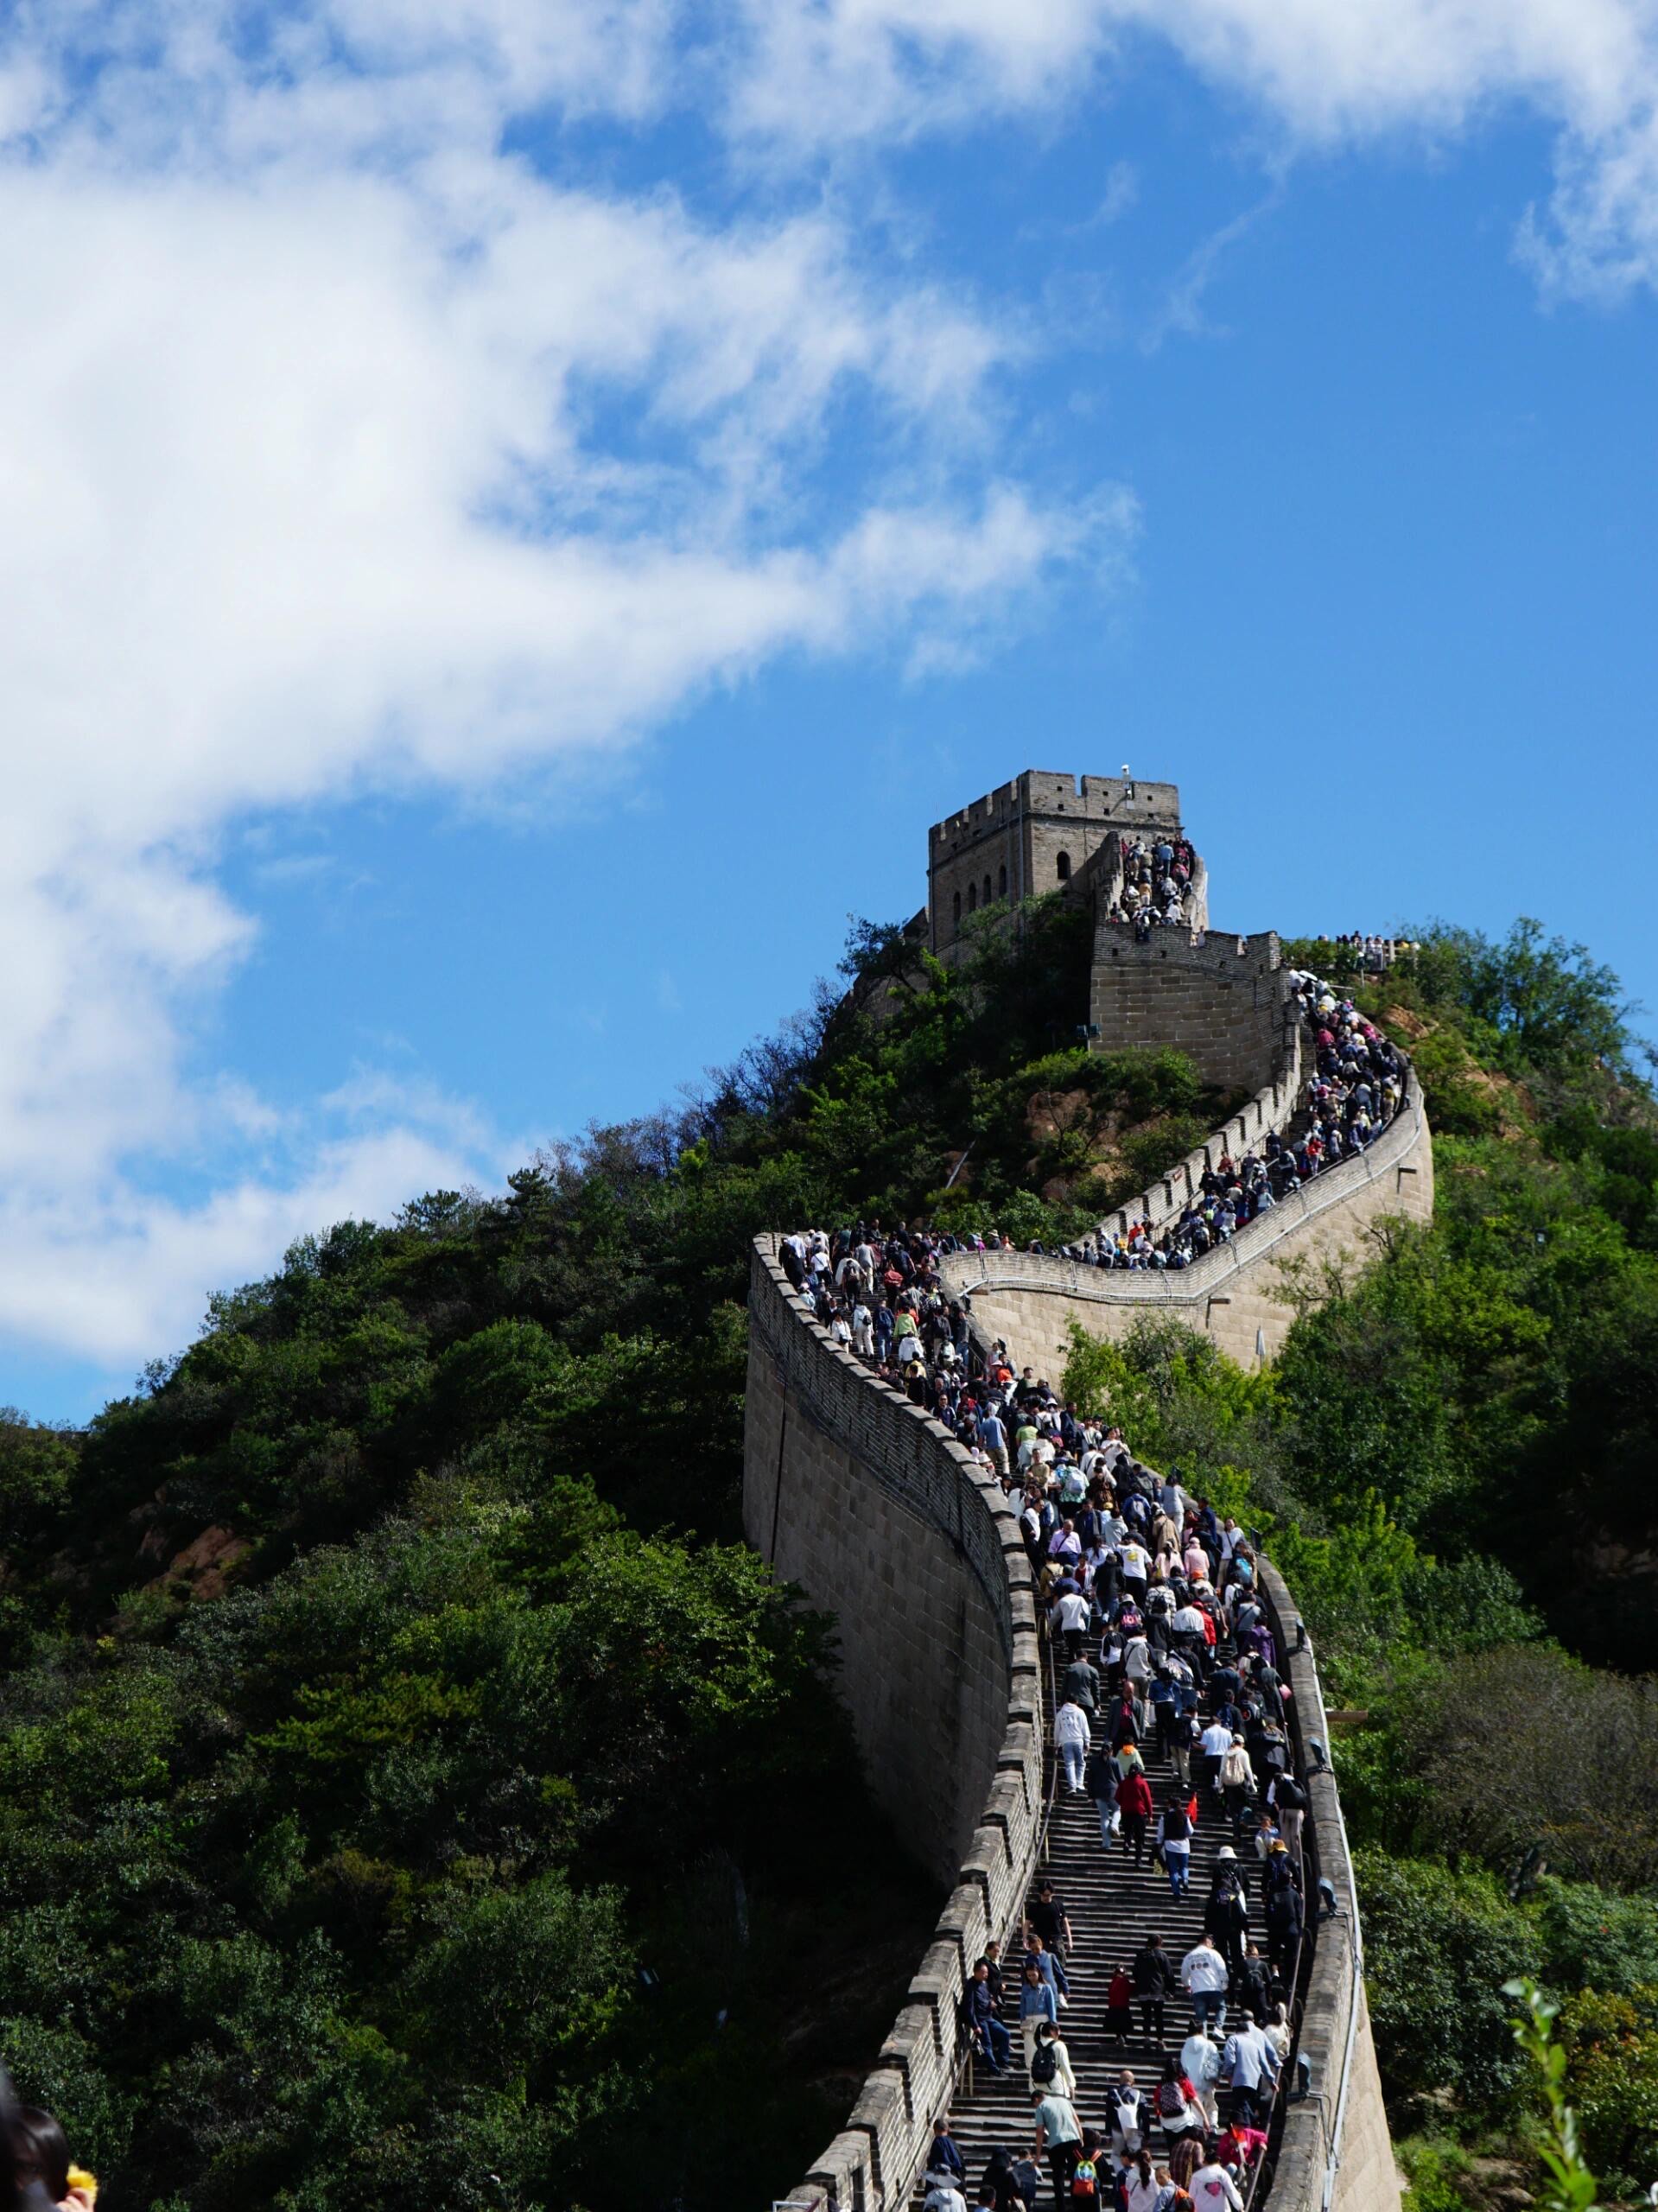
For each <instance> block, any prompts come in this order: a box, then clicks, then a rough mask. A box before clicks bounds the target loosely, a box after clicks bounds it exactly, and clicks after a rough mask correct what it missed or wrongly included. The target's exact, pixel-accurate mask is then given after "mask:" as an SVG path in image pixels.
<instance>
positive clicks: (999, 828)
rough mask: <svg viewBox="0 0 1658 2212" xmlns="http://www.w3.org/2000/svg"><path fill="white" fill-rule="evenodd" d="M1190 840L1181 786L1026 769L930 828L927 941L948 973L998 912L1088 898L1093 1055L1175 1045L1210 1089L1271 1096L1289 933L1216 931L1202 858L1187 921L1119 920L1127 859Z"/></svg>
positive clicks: (1282, 1043)
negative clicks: (1164, 842)
mask: <svg viewBox="0 0 1658 2212" xmlns="http://www.w3.org/2000/svg"><path fill="white" fill-rule="evenodd" d="M1180 834H1181V823H1180V792H1179V789H1178V785H1174V784H1148V783H1143V782H1141V781H1140V780H1139V779H1137V778H1134V777H1127V776H1081V777H1077V776H1060V775H1054V774H1052V773H1051V772H1048V771H1046V770H1044V769H1036V768H1027V769H1026V772H1025V773H1024V774H1023V775H1022V776H1017V777H1015V778H1014V779H1013V782H1012V783H1010V784H1004V785H1002V786H1001V789H1000V790H999V791H992V792H991V793H990V794H989V795H988V798H981V799H975V801H974V802H973V804H972V805H970V806H968V807H964V808H963V809H962V811H961V812H960V813H959V814H952V815H950V817H948V818H947V819H946V820H944V821H943V822H937V823H934V824H933V827H932V829H931V830H930V831H929V832H928V837H927V935H928V943H929V944H930V946H931V950H932V951H933V952H934V954H935V955H936V956H937V957H938V958H939V959H941V960H943V961H944V962H946V963H949V962H950V961H951V960H953V959H955V958H956V957H959V956H960V954H961V953H962V951H964V950H966V948H967V946H968V944H969V943H970V942H971V938H970V936H969V935H968V934H967V933H966V931H967V924H968V922H969V918H971V917H972V916H973V915H975V914H976V913H978V912H981V911H982V910H983V909H984V908H985V907H987V906H988V907H990V908H992V909H994V908H996V907H1002V908H1005V909H1006V910H1007V911H1008V912H1013V911H1014V910H1016V909H1017V908H1018V907H1019V906H1020V905H1021V904H1022V903H1023V902H1024V901H1025V900H1026V899H1032V898H1035V897H1038V896H1039V894H1041V893H1044V892H1054V891H1057V892H1060V893H1064V895H1065V896H1066V897H1068V898H1070V899H1078V900H1083V899H1085V900H1087V901H1088V902H1089V906H1091V908H1092V910H1093V915H1094V958H1093V963H1092V971H1091V975H1090V979H1089V1001H1088V1007H1087V1009H1086V1013H1087V1020H1088V1022H1089V1025H1090V1026H1091V1027H1092V1030H1093V1036H1092V1037H1091V1039H1090V1040H1089V1041H1090V1043H1091V1045H1092V1046H1093V1047H1094V1049H1095V1050H1096V1051H1099V1052H1117V1051H1121V1049H1122V1048H1123V1047H1124V1046H1129V1045H1153V1046H1158V1045H1172V1046H1176V1047H1177V1048H1178V1050H1179V1051H1181V1052H1185V1054H1186V1056H1187V1057H1188V1058H1190V1059H1191V1062H1192V1064H1193V1065H1194V1066H1195V1067H1197V1070H1198V1071H1199V1073H1200V1074H1201V1075H1202V1076H1203V1077H1204V1080H1205V1081H1206V1082H1208V1083H1212V1084H1219V1085H1221V1086H1223V1087H1224V1088H1226V1089H1236V1088H1240V1087H1241V1088H1242V1089H1245V1090H1258V1089H1260V1088H1261V1087H1262V1086H1263V1085H1266V1084H1269V1083H1271V1082H1273V1081H1274V1079H1275V1078H1276V1077H1278V1076H1279V1075H1280V1072H1281V1068H1282V1063H1283V1060H1284V1056H1285V1052H1286V1023H1287V1022H1288V1020H1289V1013H1290V1009H1289V1001H1288V977H1287V976H1286V975H1285V974H1284V972H1283V970H1282V968H1281V966H1280V957H1279V948H1278V939H1277V938H1276V936H1274V933H1273V932H1272V931H1265V932H1263V933H1262V934H1261V935H1259V936H1255V937H1250V938H1240V937H1237V936H1236V935H1232V934H1223V933H1221V932H1217V931H1211V930H1210V927H1209V874H1208V870H1207V869H1206V868H1204V863H1203V861H1202V859H1201V857H1198V856H1197V855H1194V857H1193V865H1192V874H1191V889H1190V893H1189V896H1188V899H1187V901H1186V906H1185V912H1184V916H1183V918H1182V922H1181V923H1180V924H1179V925H1168V924H1159V925H1158V926H1156V927H1154V928H1153V929H1152V930H1151V931H1150V932H1149V934H1147V935H1142V934H1141V932H1140V931H1136V930H1135V929H1134V926H1133V925H1132V923H1131V922H1128V921H1124V920H1122V919H1121V918H1118V917H1119V916H1120V915H1121V912H1123V911H1124V910H1125V908H1126V909H1127V910H1128V911H1129V912H1132V910H1133V906H1134V893H1133V891H1132V888H1131V887H1130V888H1128V889H1127V890H1126V889H1125V884H1126V880H1127V870H1126V868H1125V864H1124V863H1125V859H1126V855H1127V854H1128V849H1130V848H1131V847H1132V846H1133V844H1134V842H1135V841H1136V840H1138V841H1140V842H1145V843H1147V844H1153V843H1154V842H1156V841H1157V840H1158V839H1159V837H1163V836H1167V837H1169V838H1171V839H1173V838H1177V837H1178V836H1180ZM1077 1014H1078V1019H1079V1022H1080V1020H1081V1018H1082V1015H1083V1008H1082V1007H1078V1009H1077Z"/></svg>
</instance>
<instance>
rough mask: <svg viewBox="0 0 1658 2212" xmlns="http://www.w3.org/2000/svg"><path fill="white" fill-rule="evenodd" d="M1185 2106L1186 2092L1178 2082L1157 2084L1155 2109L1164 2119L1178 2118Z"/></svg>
mask: <svg viewBox="0 0 1658 2212" xmlns="http://www.w3.org/2000/svg"><path fill="white" fill-rule="evenodd" d="M1185 2108H1186V2093H1185V2090H1184V2089H1183V2088H1181V2087H1180V2084H1179V2083H1178V2082H1159V2083H1158V2085H1157V2109H1158V2111H1159V2113H1160V2114H1161V2116H1162V2117H1163V2118H1164V2119H1165V2120H1178V2119H1179V2117H1180V2115H1181V2113H1183V2112H1185Z"/></svg>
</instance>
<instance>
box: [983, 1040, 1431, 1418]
mask: <svg viewBox="0 0 1658 2212" xmlns="http://www.w3.org/2000/svg"><path fill="white" fill-rule="evenodd" d="M1292 1088H1293V1086H1292ZM1257 1103H1260V1102H1257ZM1245 1119H1246V1120H1248V1112H1246V1116H1245ZM1248 1139H1249V1141H1254V1130H1253V1128H1251V1129H1250V1130H1249V1131H1248ZM1179 1172H1180V1173H1184V1170H1183V1171H1179ZM1181 1203H1184V1198H1182V1200H1181ZM1175 1210H1176V1211H1178V1207H1177V1208H1176V1209H1175ZM1166 1211H1167V1207H1166V1205H1165V1206H1164V1207H1163V1208H1162V1209H1161V1211H1160V1212H1158V1213H1154V1216H1153V1217H1154V1218H1159V1217H1162V1214H1163V1213H1166ZM1432 1214H1433V1145H1432V1136H1431V1135H1430V1133H1429V1129H1428V1123H1427V1115H1426V1110H1425V1109H1424V1108H1423V1104H1422V1094H1421V1089H1420V1085H1419V1084H1418V1083H1417V1080H1416V1077H1415V1076H1414V1074H1411V1075H1409V1076H1408V1077H1407V1083H1406V1090H1405V1097H1404V1101H1403V1103H1401V1107H1400V1109H1399V1111H1398V1113H1397V1114H1396V1115H1395V1116H1394V1118H1393V1120H1392V1121H1391V1122H1389V1123H1388V1127H1387V1128H1386V1129H1385V1130H1384V1131H1383V1132H1382V1135H1381V1136H1380V1137H1378V1138H1377V1139H1376V1141H1375V1143H1374V1144H1373V1145H1371V1146H1370V1147H1369V1150H1368V1151H1366V1152H1363V1153H1362V1154H1358V1155H1357V1156H1356V1158H1353V1159H1350V1160H1344V1161H1343V1162H1342V1163H1341V1165H1340V1166H1338V1167H1331V1168H1328V1169H1326V1170H1325V1172H1324V1173H1323V1174H1322V1175H1320V1176H1318V1177H1317V1178H1316V1179H1314V1180H1313V1181H1312V1182H1311V1183H1308V1184H1305V1185H1303V1186H1302V1188H1301V1189H1300V1190H1299V1191H1295V1192H1291V1194H1290V1195H1289V1196H1288V1197H1287V1198H1283V1199H1280V1202H1279V1204H1278V1205H1276V1206H1275V1207H1274V1209H1273V1210H1272V1211H1271V1212H1270V1213H1268V1214H1266V1215H1265V1216H1263V1217H1260V1218H1258V1219H1256V1220H1255V1221H1253V1222H1251V1223H1249V1224H1248V1225H1247V1226H1246V1227H1245V1228H1244V1229H1242V1230H1240V1231H1239V1232H1238V1234H1237V1235H1236V1236H1235V1237H1234V1238H1233V1239H1232V1241H1231V1243H1229V1244H1225V1245H1221V1246H1218V1247H1217V1248H1216V1249H1214V1250H1213V1251H1210V1252H1207V1253H1205V1254H1204V1257H1203V1258H1202V1259H1201V1260H1199V1261H1197V1262H1196V1264H1195V1265H1194V1266H1192V1267H1190V1268H1181V1269H1179V1270H1178V1272H1176V1273H1174V1274H1168V1273H1166V1272H1162V1271H1158V1270H1153V1269H1147V1270H1145V1271H1143V1272H1141V1271H1139V1270H1135V1271H1132V1272H1131V1271H1128V1270H1125V1269H1116V1268H1093V1267H1088V1266H1085V1265H1083V1263H1082V1262H1078V1261H1073V1260H1064V1259H1058V1258H1054V1257H1040V1256H1039V1255H1034V1254H1032V1253H1028V1252H981V1253H980V1252H958V1253H954V1254H952V1255H950V1257H949V1258H948V1259H947V1260H945V1262H943V1268H942V1270H941V1272H942V1274H943V1278H944V1281H945V1283H946V1285H947V1287H948V1288H949V1289H950V1294H951V1295H952V1296H954V1297H961V1296H962V1295H963V1294H968V1295H970V1297H971V1300H972V1310H973V1318H974V1320H975V1324H976V1325H977V1326H978V1327H979V1328H980V1329H981V1331H982V1332H984V1334H985V1335H986V1336H987V1337H988V1338H991V1339H992V1340H994V1339H995V1338H1001V1340H1002V1341H1003V1342H1004V1343H1006V1344H1007V1346H1008V1348H1009V1350H1010V1351H1012V1353H1013V1358H1014V1361H1015V1363H1016V1364H1018V1365H1019V1366H1021V1367H1022V1366H1024V1365H1026V1363H1029V1364H1031V1365H1032V1366H1034V1367H1035V1368H1036V1370H1037V1371H1038V1373H1039V1374H1040V1375H1045V1376H1047V1378H1048V1379H1049V1380H1051V1382H1053V1383H1055V1385H1056V1386H1057V1385H1058V1379H1059V1370H1061V1369H1062V1368H1063V1367H1064V1361H1065V1354H1066V1351H1067V1348H1068V1343H1069V1338H1068V1331H1069V1329H1070V1324H1071V1323H1072V1322H1076V1323H1077V1324H1078V1325H1080V1326H1081V1327H1082V1328H1083V1329H1085V1330H1087V1331H1088V1332H1089V1334H1090V1335H1092V1336H1098V1337H1109V1338H1114V1339H1121V1338H1124V1337H1126V1336H1128V1333H1129V1332H1130V1331H1131V1330H1132V1329H1133V1328H1134V1325H1135V1323H1136V1322H1137V1321H1138V1320H1139V1319H1140V1317H1141V1315H1142V1314H1152V1315H1162V1316H1166V1317H1168V1318H1170V1319H1174V1320H1178V1321H1183V1322H1185V1325H1187V1326H1188V1327H1189V1328H1193V1329H1197V1330H1201V1331H1202V1332H1204V1334H1206V1335H1207V1336H1209V1337H1210V1338H1212V1339H1213V1340H1214V1342H1215V1343H1216V1344H1218V1345H1219V1346H1220V1348H1221V1350H1222V1351H1224V1352H1226V1353H1227V1354H1228V1355H1229V1357H1231V1358H1233V1359H1236V1361H1238V1362H1239V1363H1240V1364H1241V1365H1242V1366H1245V1367H1252V1366H1254V1365H1255V1362H1256V1359H1257V1357H1266V1358H1267V1359H1271V1358H1273V1357H1275V1355H1276V1354H1277V1353H1278V1351H1280V1348H1281V1347H1282V1344H1283V1342H1284V1338H1286V1336H1287V1335H1288V1333H1289V1328H1290V1324H1291V1322H1292V1321H1293V1319H1294V1318H1295V1317H1294V1312H1293V1308H1292V1306H1291V1305H1290V1303H1289V1300H1288V1297H1287V1294H1286V1279H1285V1275H1284V1272H1283V1268H1284V1263H1285V1262H1307V1263H1309V1264H1311V1265H1313V1266H1318V1265H1322V1264H1323V1263H1324V1262H1336V1263H1337V1264H1339V1263H1342V1262H1353V1261H1358V1260H1362V1259H1363V1258H1365V1257H1366V1256H1368V1254H1367V1249H1366V1245H1367V1238H1368V1236H1369V1234H1370V1232H1372V1231H1373V1230H1375V1228H1376V1227H1377V1225H1378V1224H1379V1223H1381V1222H1382V1221H1383V1220H1384V1219H1386V1218H1388V1217H1403V1218H1405V1219H1407V1220H1410V1221H1420V1222H1426V1221H1429V1220H1431V1219H1432Z"/></svg>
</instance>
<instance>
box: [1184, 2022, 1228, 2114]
mask: <svg viewBox="0 0 1658 2212" xmlns="http://www.w3.org/2000/svg"><path fill="white" fill-rule="evenodd" d="M1180 2071H1181V2072H1182V2073H1183V2074H1184V2075H1185V2077H1186V2079H1187V2081H1188V2082H1191V2086H1192V2088H1194V2089H1195V2090H1196V2091H1197V2101H1198V2103H1199V2104H1200V2105H1201V2106H1202V2107H1203V2108H1204V2120H1205V2121H1206V2122H1207V2123H1208V2125H1209V2127H1210V2132H1211V2133H1212V2132H1213V2131H1214V2130H1215V2129H1216V2128H1217V2127H1218V2126H1220V2114H1219V2112H1218V2111H1217V2107H1216V2103H1215V2084H1216V2082H1218V2081H1219V2079H1220V2077H1221V2054H1220V2052H1219V2050H1218V2049H1217V2047H1216V2045H1215V2044H1214V2042H1213V2041H1212V2040H1211V2038H1210V2037H1208V2036H1207V2035H1205V2034H1204V2031H1203V2030H1202V2029H1201V2028H1194V2029H1193V2030H1192V2031H1191V2034H1190V2035H1189V2036H1188V2037H1186V2039H1185V2042H1184V2043H1183V2044H1181V2046H1180Z"/></svg>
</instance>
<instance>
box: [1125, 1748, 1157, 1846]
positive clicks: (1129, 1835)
mask: <svg viewBox="0 0 1658 2212" xmlns="http://www.w3.org/2000/svg"><path fill="white" fill-rule="evenodd" d="M1154 1802H1155V1801H1154V1800H1153V1796H1152V1785H1151V1783H1149V1782H1147V1779H1146V1777H1145V1776H1144V1774H1143V1773H1141V1772H1140V1770H1139V1768H1137V1767H1136V1768H1135V1769H1134V1770H1132V1771H1131V1772H1130V1773H1128V1774H1125V1775H1124V1776H1123V1777H1122V1780H1121V1782H1120V1783H1118V1784H1117V1810H1118V1811H1119V1812H1120V1813H1121V1815H1122V1847H1123V1849H1124V1850H1125V1851H1128V1850H1132V1851H1133V1853H1134V1864H1135V1866H1141V1865H1143V1863H1144V1861H1145V1858H1146V1824H1147V1821H1149V1820H1150V1819H1151V1817H1152V1812H1153V1805H1154Z"/></svg>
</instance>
